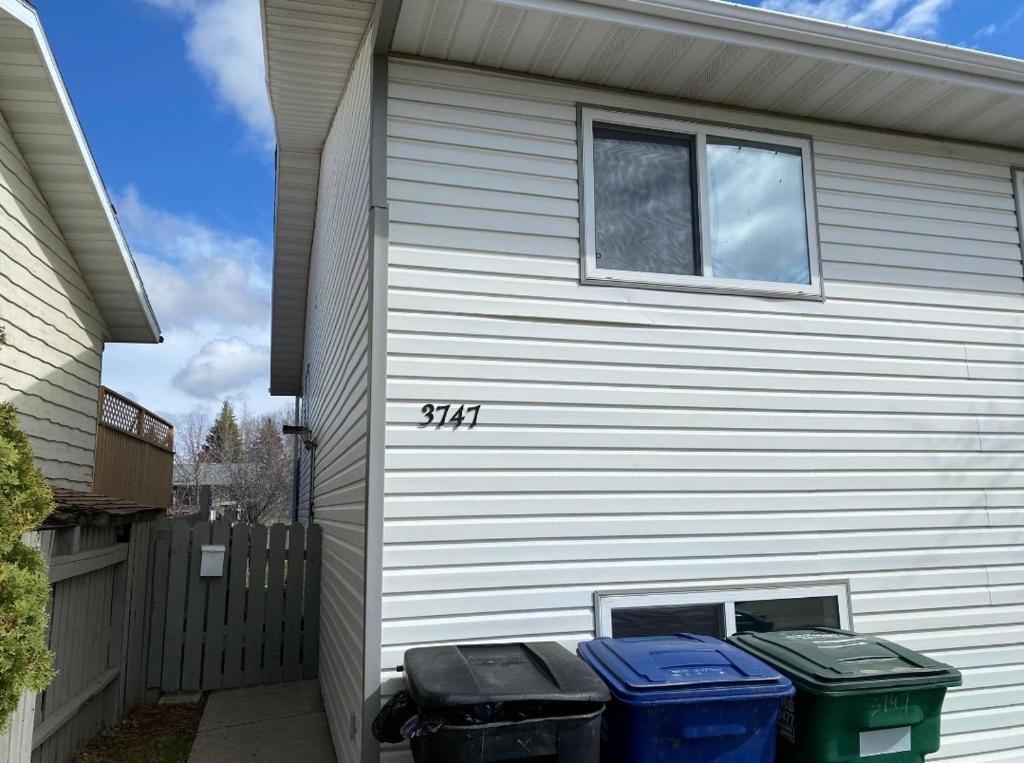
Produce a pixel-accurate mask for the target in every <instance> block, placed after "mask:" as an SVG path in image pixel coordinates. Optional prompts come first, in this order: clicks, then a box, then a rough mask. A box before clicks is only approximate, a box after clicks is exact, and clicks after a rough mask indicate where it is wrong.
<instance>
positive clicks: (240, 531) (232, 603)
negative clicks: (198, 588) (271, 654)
mask: <svg viewBox="0 0 1024 763" xmlns="http://www.w3.org/2000/svg"><path fill="white" fill-rule="evenodd" d="M248 561H249V528H248V527H247V526H245V525H238V526H237V527H233V528H231V545H230V546H229V547H228V561H227V563H226V564H227V574H228V581H227V585H228V616H227V628H226V630H225V642H224V675H223V685H224V686H241V685H242V647H243V646H244V644H245V575H246V567H247V566H248Z"/></svg>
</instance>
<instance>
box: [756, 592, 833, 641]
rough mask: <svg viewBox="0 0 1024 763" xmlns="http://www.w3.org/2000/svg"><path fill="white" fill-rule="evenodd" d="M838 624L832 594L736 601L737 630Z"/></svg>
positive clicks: (777, 629)
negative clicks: (801, 597)
mask: <svg viewBox="0 0 1024 763" xmlns="http://www.w3.org/2000/svg"><path fill="white" fill-rule="evenodd" d="M817 626H824V627H826V628H838V627H839V600H838V599H837V598H836V597H835V596H809V597H807V598H803V599H769V600H766V601H738V602H736V630H737V631H753V632H755V633H767V632H768V631H784V630H793V629H796V628H813V627H817Z"/></svg>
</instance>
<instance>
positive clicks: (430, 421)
mask: <svg viewBox="0 0 1024 763" xmlns="http://www.w3.org/2000/svg"><path fill="white" fill-rule="evenodd" d="M420 412H421V413H422V414H423V420H422V421H420V429H423V428H424V427H429V426H433V427H434V428H435V429H440V428H441V427H445V426H450V427H451V428H452V429H458V428H459V427H461V426H463V425H465V427H466V429H472V428H473V427H475V426H476V420H477V417H478V416H479V415H480V406H479V405H469V406H467V405H460V406H459V407H458V408H456V407H455V404H454V403H444V404H443V405H435V404H434V403H427V404H426V405H424V406H423V407H422V408H421V409H420Z"/></svg>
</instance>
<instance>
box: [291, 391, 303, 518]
mask: <svg viewBox="0 0 1024 763" xmlns="http://www.w3.org/2000/svg"><path fill="white" fill-rule="evenodd" d="M300 399H301V398H300V397H299V396H298V395H296V396H295V415H294V416H293V417H292V424H294V425H295V426H298V425H299V400H300ZM301 455H302V451H301V450H299V438H298V437H296V438H294V441H293V442H292V524H293V525H294V524H298V521H299V480H300V479H301V477H302V474H301V469H302V467H301V465H300V461H301V458H300V456H301Z"/></svg>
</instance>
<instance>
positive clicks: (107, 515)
mask: <svg viewBox="0 0 1024 763" xmlns="http://www.w3.org/2000/svg"><path fill="white" fill-rule="evenodd" d="M53 503H54V507H55V508H54V511H53V513H52V514H51V515H50V516H49V517H47V518H46V521H45V522H43V525H42V527H41V528H40V529H43V530H51V529H54V528H58V527H74V526H75V525H92V526H99V525H106V526H110V525H126V524H131V523H133V522H144V521H146V520H150V519H156V518H157V517H159V516H161V515H162V514H164V511H165V510H164V509H161V508H160V507H158V506H146V505H145V504H141V503H135V501H127V500H125V499H123V498H112V497H111V496H109V495H97V494H96V493H83V492H80V491H78V490H68V489H66V488H54V489H53Z"/></svg>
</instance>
